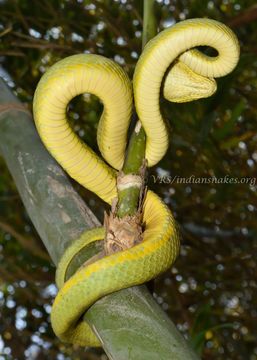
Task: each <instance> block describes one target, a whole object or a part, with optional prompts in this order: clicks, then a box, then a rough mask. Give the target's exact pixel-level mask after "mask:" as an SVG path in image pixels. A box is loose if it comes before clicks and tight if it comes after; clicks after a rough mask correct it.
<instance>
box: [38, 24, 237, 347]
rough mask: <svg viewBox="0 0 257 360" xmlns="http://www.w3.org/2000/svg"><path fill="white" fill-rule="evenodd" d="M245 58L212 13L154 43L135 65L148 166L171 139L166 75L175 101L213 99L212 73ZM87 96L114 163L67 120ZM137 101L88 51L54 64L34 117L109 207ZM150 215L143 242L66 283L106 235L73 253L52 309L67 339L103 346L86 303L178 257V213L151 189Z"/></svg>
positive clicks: (114, 70) (90, 236)
mask: <svg viewBox="0 0 257 360" xmlns="http://www.w3.org/2000/svg"><path fill="white" fill-rule="evenodd" d="M201 45H207V46H211V47H213V48H215V49H216V50H217V52H218V56H216V57H208V56H206V55H204V54H202V53H200V52H199V51H197V50H191V49H192V48H194V47H196V46H201ZM238 57H239V46H238V41H237V39H236V37H235V35H234V34H233V32H232V31H231V30H229V29H228V28H227V27H226V26H225V25H222V24H220V23H218V22H216V21H213V20H207V19H194V20H186V21H184V22H181V23H179V24H177V25H175V26H173V27H171V28H169V29H166V30H164V31H163V32H161V33H160V34H159V35H157V36H156V37H155V38H154V39H152V40H151V41H150V42H149V43H148V44H147V45H146V47H145V49H144V51H143V53H142V55H141V57H140V59H139V61H138V63H137V66H136V69H135V74H134V79H133V89H134V97H135V105H136V110H137V114H138V116H139V118H140V120H141V122H142V124H143V127H144V129H145V132H146V138H147V147H146V158H147V160H148V163H149V165H150V166H152V165H154V164H156V163H157V162H158V161H159V160H160V159H161V158H162V157H163V155H164V154H165V152H166V150H167V145H168V132H167V129H166V126H165V122H164V121H163V119H162V116H161V113H160V108H159V97H160V91H161V84H162V81H163V79H165V80H164V86H163V90H164V96H165V97H166V98H167V99H168V100H170V101H177V102H183V101H191V100H195V99H197V98H200V97H207V96H210V95H211V94H212V93H213V92H214V91H215V90H216V83H215V80H214V79H213V77H219V76H223V75H226V74H228V73H229V72H230V71H232V70H233V68H234V67H235V66H236V63H237V61H238ZM171 65H172V66H171ZM82 93H91V94H94V95H96V96H98V97H99V98H100V99H101V100H102V102H103V104H104V111H103V114H102V116H101V119H100V123H99V127H98V134H97V141H98V145H99V149H100V151H101V154H102V156H103V157H104V159H105V160H106V161H107V162H108V163H109V164H110V165H111V167H109V166H108V165H107V164H106V163H105V162H104V161H103V160H101V159H100V158H99V157H98V156H97V155H96V154H95V153H94V152H93V151H92V150H91V149H90V148H89V147H87V145H85V144H84V143H83V142H82V141H81V140H80V139H79V137H78V136H77V135H76V134H75V133H74V132H73V130H72V129H71V127H70V125H69V123H68V120H67V118H66V107H67V104H68V103H69V101H70V100H71V99H72V98H73V97H75V96H76V95H79V94H82ZM132 99H133V94H132V86H131V83H130V80H129V78H128V76H127V75H126V73H125V72H124V71H123V70H122V69H121V68H120V67H119V66H118V65H117V64H116V63H114V62H113V61H111V60H109V59H107V58H104V57H102V56H99V55H85V54H84V55H74V56H70V57H68V58H66V59H64V60H62V61H60V62H58V63H57V64H55V65H54V66H53V67H51V68H50V70H48V71H47V72H46V74H45V75H44V76H43V77H42V79H41V80H40V82H39V84H38V87H37V89H36V93H35V98H34V117H35V122H36V126H37V129H38V132H39V134H40V136H41V138H42V140H43V142H44V143H45V145H46V147H47V148H48V150H49V151H50V153H51V154H52V155H53V156H54V157H55V158H56V160H57V161H58V162H59V163H60V164H61V165H62V166H63V168H64V169H65V170H66V171H67V172H68V173H69V175H70V176H71V177H73V178H74V179H75V180H76V181H78V182H79V183H80V184H81V185H83V186H84V187H86V188H88V189H89V190H91V191H93V192H95V193H96V194H97V195H99V196H100V197H101V198H102V199H103V200H104V201H106V202H107V203H109V204H110V203H111V201H112V200H113V199H114V198H115V197H116V196H117V193H116V171H115V170H114V169H117V170H119V169H121V167H122V164H123V161H124V152H125V147H126V138H127V130H128V126H129V123H130V116H131V111H132ZM143 220H144V222H145V224H146V226H145V230H144V234H143V241H142V243H140V244H138V245H136V246H134V247H132V248H130V249H128V250H124V251H121V252H118V253H115V254H112V255H109V256H106V257H104V258H102V259H100V260H97V261H96V262H94V263H92V264H90V265H88V266H86V267H83V268H81V269H79V270H78V271H77V272H76V273H75V274H74V275H73V276H72V277H71V278H70V279H69V280H67V281H66V282H65V280H66V279H65V269H66V268H67V266H68V264H67V262H69V261H70V257H71V256H72V254H73V253H74V252H76V251H79V249H80V248H81V247H83V246H86V245H87V244H88V243H90V242H92V241H97V240H99V239H102V238H103V228H99V229H94V230H91V231H89V232H88V233H86V234H85V237H84V238H83V239H82V241H81V239H80V241H76V242H75V243H74V245H72V248H71V249H68V250H67V252H66V254H65V255H64V257H63V259H62V260H61V262H60V264H59V267H58V270H57V284H58V287H59V288H60V291H59V293H58V295H57V297H56V299H55V302H54V304H53V309H52V314H51V320H52V325H53V329H54V331H55V333H56V334H57V335H58V336H59V337H60V338H61V339H62V340H64V341H67V342H73V343H77V344H81V345H91V346H99V345H100V342H99V340H98V339H97V337H96V336H95V335H94V333H93V332H92V330H91V329H90V327H89V325H87V323H86V322H85V321H83V322H82V321H79V319H80V318H81V316H82V314H83V313H84V312H85V311H86V309H87V308H88V307H89V306H90V305H92V304H93V303H94V302H95V301H97V299H99V298H101V297H102V296H104V295H106V294H109V293H112V292H114V291H117V290H119V289H122V288H125V287H129V286H133V285H136V284H141V283H143V282H146V281H148V280H150V279H152V278H153V277H155V276H157V275H158V274H159V273H160V272H163V271H165V270H166V269H167V268H169V267H170V266H171V264H172V263H173V262H174V261H175V258H176V256H177V254H178V251H179V236H178V233H177V231H176V226H175V222H174V219H173V217H172V214H171V212H170V210H169V209H168V208H167V206H166V205H165V204H164V203H163V202H162V201H161V199H160V198H159V197H158V196H157V195H156V194H154V193H153V192H151V191H148V192H147V196H146V200H145V203H144V209H143Z"/></svg>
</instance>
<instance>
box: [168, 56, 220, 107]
mask: <svg viewBox="0 0 257 360" xmlns="http://www.w3.org/2000/svg"><path fill="white" fill-rule="evenodd" d="M216 90H217V84H216V81H215V80H214V79H212V78H208V77H205V76H202V75H199V74H197V73H196V72H194V71H192V70H191V69H190V68H189V67H188V66H187V65H186V64H184V63H183V62H182V61H177V62H176V63H175V64H174V65H173V66H172V68H171V69H170V70H169V71H168V73H167V75H166V78H165V80H164V86H163V95H164V97H165V99H166V100H168V101H172V102H177V103H182V102H188V101H193V100H198V99H202V98H206V97H209V96H211V95H213V94H214V93H215V92H216Z"/></svg>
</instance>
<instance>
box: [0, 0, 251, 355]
mask: <svg viewBox="0 0 257 360" xmlns="http://www.w3.org/2000/svg"><path fill="white" fill-rule="evenodd" d="M142 5H143V4H142V1H139V0H113V1H111V0H92V1H89V0H88V1H86V0H77V1H75V0H74V1H72V0H53V1H48V0H41V1H36V0H30V1H27V0H2V1H0V13H1V18H0V61H1V64H2V68H0V73H1V76H2V77H4V78H5V79H6V81H7V82H8V84H9V85H10V86H11V88H12V89H13V91H14V93H15V94H16V95H17V96H18V97H19V98H20V99H21V100H22V101H24V102H25V103H28V105H29V106H30V107H31V103H32V98H33V93H34V90H35V88H36V85H37V83H38V81H39V79H40V77H41V76H42V74H43V73H44V72H45V71H46V69H47V68H48V67H50V66H51V65H52V64H54V63H55V62H56V61H57V60H59V59H61V58H64V57H66V56H68V55H71V54H76V53H81V52H90V53H96V54H103V55H105V56H107V57H109V58H112V59H114V60H115V61H117V62H118V63H120V64H121V66H123V67H124V69H125V70H126V71H127V72H128V73H129V75H130V77H131V78H132V74H133V70H134V67H135V64H136V61H137V59H138V57H139V55H140V51H141V36H142ZM192 17H209V18H213V19H216V20H219V21H222V22H224V23H226V24H228V25H229V26H231V27H232V28H233V29H234V31H235V32H236V33H237V35H238V37H239V40H240V43H241V58H240V63H239V65H238V67H237V69H236V70H235V71H234V72H233V73H232V74H231V75H229V76H227V77H226V78H224V79H220V80H218V91H217V93H216V94H215V96H213V97H212V98H210V99H207V100H201V101H197V102H192V103H189V104H171V103H168V102H166V101H164V100H163V99H162V100H161V104H162V111H163V114H164V117H165V118H166V119H167V120H168V121H169V123H170V128H171V137H170V139H171V140H170V149H169V152H168V153H167V155H166V157H165V158H164V159H163V160H162V162H161V163H160V164H158V166H157V167H156V168H155V169H151V170H150V171H149V187H151V188H153V189H154V190H155V191H156V192H157V193H158V194H159V195H160V196H161V197H162V198H164V200H165V202H167V203H168V204H169V205H170V207H171V209H172V210H173V212H174V214H175V216H176V218H177V220H178V222H179V224H180V227H181V233H182V247H181V255H180V257H179V259H178V260H177V262H176V264H175V266H174V267H173V268H172V269H171V270H170V271H168V272H167V273H165V274H164V275H162V276H161V277H160V278H159V279H158V280H157V281H156V284H155V285H156V289H155V294H154V295H155V297H156V300H157V301H158V303H159V304H160V305H161V306H162V307H163V309H164V310H165V311H167V313H168V314H169V315H170V316H171V317H172V319H173V320H174V321H175V323H176V324H177V327H178V329H179V330H180V331H181V332H182V333H183V334H184V335H185V336H188V335H190V336H191V338H192V344H193V345H194V346H195V348H196V349H197V351H198V352H199V353H201V356H202V358H203V359H208V360H209V359H210V360H214V359H215V360H219V359H227V360H230V359H231V360H241V359H242V360H248V359H249V360H256V359H257V332H256V320H257V291H256V289H257V279H256V273H257V272H256V269H257V265H256V262H257V259H256V254H257V240H256V234H257V226H256V212H257V201H256V200H257V184H256V181H257V180H256V174H257V171H256V168H257V146H256V145H257V135H256V129H257V125H256V96H257V90H256V87H257V81H256V79H257V77H256V71H257V61H256V52H257V48H256V38H257V23H256V19H257V6H256V4H255V1H253V0H251V1H250V0H246V1H240V0H212V1H211V0H210V1H205V0H195V1H188V0H173V1H170V0H157V1H156V18H157V23H158V24H159V30H161V29H163V28H165V27H167V26H170V25H172V24H174V23H175V22H177V21H180V20H184V19H186V18H192ZM101 111H102V105H101V104H100V103H99V101H98V100H97V98H95V97H93V96H89V95H83V96H80V97H78V98H76V99H74V100H73V101H72V103H71V104H70V108H69V114H70V119H71V122H72V124H73V126H74V130H75V131H76V132H77V133H78V134H79V136H81V138H82V139H83V140H85V141H86V142H87V143H88V144H89V145H90V146H91V147H92V148H94V149H97V147H96V141H95V134H96V129H97V121H98V118H99V116H100V114H101ZM14 136H19V134H14ZM0 174H1V178H0V309H1V310H0V334H1V335H0V360H2V359H46V358H47V359H58V360H62V359H79V358H84V359H88V360H100V359H101V360H104V359H106V357H105V355H104V354H103V353H102V351H101V350H97V351H96V350H90V349H88V350H83V349H80V348H76V347H75V348H74V347H71V346H66V345H64V344H61V343H60V342H59V340H58V339H56V338H55V336H54V335H53V332H52V330H51V326H50V323H49V313H50V305H51V302H52V299H53V297H54V296H55V293H56V288H55V286H54V285H53V284H54V268H53V266H52V264H51V262H50V260H49V259H48V257H47V254H46V253H45V251H44V249H43V248H42V245H41V242H40V239H39V238H38V236H37V234H36V232H35V231H34V229H33V226H32V224H31V222H30V220H29V218H28V216H27V214H26V211H25V210H24V207H23V205H22V203H21V200H20V198H19V195H18V193H17V190H16V187H15V184H14V183H13V180H12V179H11V177H10V175H9V173H8V170H7V168H6V166H5V164H4V163H3V160H2V159H0ZM214 177H216V178H217V181H216V182H215V181H213V182H209V183H199V182H198V183H197V179H204V178H206V179H214ZM225 177H226V178H227V179H235V178H237V179H238V183H237V184H232V183H229V182H227V183H224V181H223V183H221V182H222V180H220V181H218V180H219V179H224V178H225ZM247 179H248V180H247ZM74 186H76V188H77V189H78V191H80V193H81V194H82V195H83V196H85V197H86V198H87V199H88V200H87V201H88V203H89V205H90V206H91V208H92V209H93V210H94V212H95V213H96V214H97V215H98V216H99V218H100V219H102V216H103V215H102V214H103V211H102V210H103V204H102V202H101V201H100V200H98V199H97V197H96V196H94V195H92V194H89V192H87V191H86V190H84V189H81V188H79V186H78V185H77V184H74ZM163 360H164V359H163ZM165 360H166V359H165Z"/></svg>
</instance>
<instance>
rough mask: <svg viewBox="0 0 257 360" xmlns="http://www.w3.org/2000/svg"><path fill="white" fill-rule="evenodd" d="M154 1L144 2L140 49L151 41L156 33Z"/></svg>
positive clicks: (147, 0)
mask: <svg viewBox="0 0 257 360" xmlns="http://www.w3.org/2000/svg"><path fill="white" fill-rule="evenodd" d="M154 3H155V0H144V19H143V21H144V23H143V37H142V48H144V47H145V45H146V44H147V43H148V41H149V40H151V39H152V38H153V37H154V36H155V35H156V33H157V23H156V17H155V15H154Z"/></svg>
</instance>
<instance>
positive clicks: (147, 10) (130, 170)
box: [117, 0, 157, 218]
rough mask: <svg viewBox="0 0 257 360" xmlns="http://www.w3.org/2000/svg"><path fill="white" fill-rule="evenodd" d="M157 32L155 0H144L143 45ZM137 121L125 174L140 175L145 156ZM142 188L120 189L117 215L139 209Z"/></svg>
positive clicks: (123, 214) (141, 131) (143, 133)
mask: <svg viewBox="0 0 257 360" xmlns="http://www.w3.org/2000/svg"><path fill="white" fill-rule="evenodd" d="M156 32H157V25H156V18H155V15H154V0H144V23H143V36H142V47H143V48H144V46H145V45H146V43H147V42H148V41H149V40H151V39H152V38H153V37H154V36H155V35H156ZM139 126H140V124H139V123H137V125H136V127H135V129H134V132H133V134H132V136H131V138H130V141H129V145H128V149H127V154H126V158H125V161H124V165H123V168H122V172H123V173H124V174H134V175H139V174H140V169H141V166H142V165H143V161H144V158H145V145H146V135H145V131H144V129H143V127H142V126H141V127H140V130H139V131H137V129H138V127H139ZM140 192H141V189H139V188H138V187H137V186H133V185H131V187H130V188H128V189H125V190H121V191H118V204H117V216H119V217H120V218H122V217H124V216H126V215H129V216H131V215H134V214H135V213H136V211H137V210H138V205H139V204H138V200H139V196H140Z"/></svg>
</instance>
